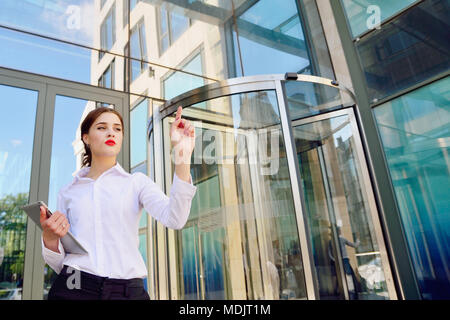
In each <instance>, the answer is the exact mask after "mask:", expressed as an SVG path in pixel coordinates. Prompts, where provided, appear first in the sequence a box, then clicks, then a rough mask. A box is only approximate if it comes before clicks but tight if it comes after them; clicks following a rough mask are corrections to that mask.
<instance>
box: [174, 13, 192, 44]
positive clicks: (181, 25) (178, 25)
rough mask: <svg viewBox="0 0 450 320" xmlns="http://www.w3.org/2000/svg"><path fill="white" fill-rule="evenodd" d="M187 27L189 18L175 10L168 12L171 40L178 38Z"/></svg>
mask: <svg viewBox="0 0 450 320" xmlns="http://www.w3.org/2000/svg"><path fill="white" fill-rule="evenodd" d="M188 27H189V19H188V18H187V17H185V16H182V15H179V14H177V13H175V12H170V29H171V30H170V31H171V33H172V42H174V41H175V40H176V39H178V37H179V36H181V34H183V32H184V31H185V30H186V29H187V28H188Z"/></svg>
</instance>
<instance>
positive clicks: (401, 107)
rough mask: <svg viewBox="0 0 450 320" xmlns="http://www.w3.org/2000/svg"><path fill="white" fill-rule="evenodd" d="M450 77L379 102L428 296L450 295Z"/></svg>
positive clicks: (400, 199)
mask: <svg viewBox="0 0 450 320" xmlns="http://www.w3.org/2000/svg"><path fill="white" fill-rule="evenodd" d="M449 88H450V78H449V77H447V78H444V79H442V80H439V81H437V82H434V83H432V84H430V85H428V86H425V87H422V88H420V89H417V90H415V91H413V92H410V93H408V94H406V95H404V96H401V97H399V98H397V99H394V100H392V101H390V102H388V103H385V104H383V105H381V106H379V107H377V108H375V110H374V113H375V118H376V121H377V123H378V128H379V132H380V135H381V140H382V142H383V147H384V152H385V155H386V158H387V162H388V166H389V171H390V174H391V179H392V183H393V185H394V190H395V195H396V198H397V203H398V206H399V209H400V214H401V218H402V221H403V226H404V229H405V234H406V238H407V241H408V245H409V250H410V255H411V258H412V261H413V265H414V268H415V271H416V276H417V279H418V280H419V286H420V290H421V292H422V297H423V298H424V299H449V298H450V280H449V277H448V275H449V274H450V269H449V261H450V249H449V248H450V243H449V237H448V230H450V215H449V212H450V193H449V190H450V159H449V153H450V97H449Z"/></svg>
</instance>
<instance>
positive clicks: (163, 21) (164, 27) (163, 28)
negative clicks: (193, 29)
mask: <svg viewBox="0 0 450 320" xmlns="http://www.w3.org/2000/svg"><path fill="white" fill-rule="evenodd" d="M160 19H161V20H160V23H161V25H160V28H161V34H165V33H166V32H167V30H168V28H167V10H166V9H165V8H164V6H161V7H160Z"/></svg>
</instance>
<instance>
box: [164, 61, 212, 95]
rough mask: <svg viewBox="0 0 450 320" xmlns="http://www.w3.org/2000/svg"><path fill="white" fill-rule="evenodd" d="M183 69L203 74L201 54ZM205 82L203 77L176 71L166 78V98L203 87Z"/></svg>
mask: <svg viewBox="0 0 450 320" xmlns="http://www.w3.org/2000/svg"><path fill="white" fill-rule="evenodd" d="M182 70H184V71H188V72H192V73H195V74H202V58H201V54H198V55H196V56H195V57H194V58H193V59H192V60H191V61H189V63H187V64H186V65H185V66H184V67H183V68H182ZM204 84H205V83H204V80H203V78H201V77H196V76H192V75H189V74H186V73H182V72H175V73H173V74H172V75H170V76H169V77H168V78H167V79H166V80H164V98H165V99H166V100H170V99H172V98H174V97H176V96H177V95H179V94H181V93H183V92H186V91H189V90H192V89H195V88H198V87H201V86H203V85H204Z"/></svg>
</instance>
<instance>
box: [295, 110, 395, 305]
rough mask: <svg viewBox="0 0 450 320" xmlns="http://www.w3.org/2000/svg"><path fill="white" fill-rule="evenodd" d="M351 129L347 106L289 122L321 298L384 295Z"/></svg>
mask: <svg viewBox="0 0 450 320" xmlns="http://www.w3.org/2000/svg"><path fill="white" fill-rule="evenodd" d="M356 131H357V127H356V123H355V120H354V118H353V114H352V111H351V110H350V109H347V110H343V111H337V112H333V113H329V114H325V115H322V116H317V117H313V118H309V119H305V120H300V121H296V122H294V123H293V132H294V138H295V144H296V149H297V150H296V151H297V158H298V162H299V168H300V174H301V177H302V179H301V180H302V183H303V192H304V199H305V206H306V208H305V209H306V210H305V211H306V213H307V214H306V215H307V219H308V225H309V228H310V237H311V240H310V241H311V247H312V253H313V261H314V265H315V270H316V274H317V278H318V285H319V295H320V298H321V299H351V300H356V299H389V294H388V287H387V284H386V278H387V277H390V275H389V272H390V271H389V269H388V268H387V262H386V261H385V260H383V259H384V257H385V255H384V254H383V252H385V249H384V247H383V243H380V241H382V240H380V239H381V238H382V237H381V234H380V233H378V234H377V232H379V229H376V228H375V227H374V224H375V223H378V222H377V220H375V221H374V219H373V217H374V215H376V213H375V212H374V210H375V209H374V208H373V201H372V200H371V199H370V197H372V194H371V192H372V191H371V190H370V187H368V186H367V185H366V183H367V181H364V179H365V178H366V176H365V175H364V173H363V170H365V169H363V167H362V161H364V159H363V158H362V150H361V149H358V148H361V147H360V141H359V140H358V139H359V137H358V135H357V132H356ZM382 258H383V259H382Z"/></svg>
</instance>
